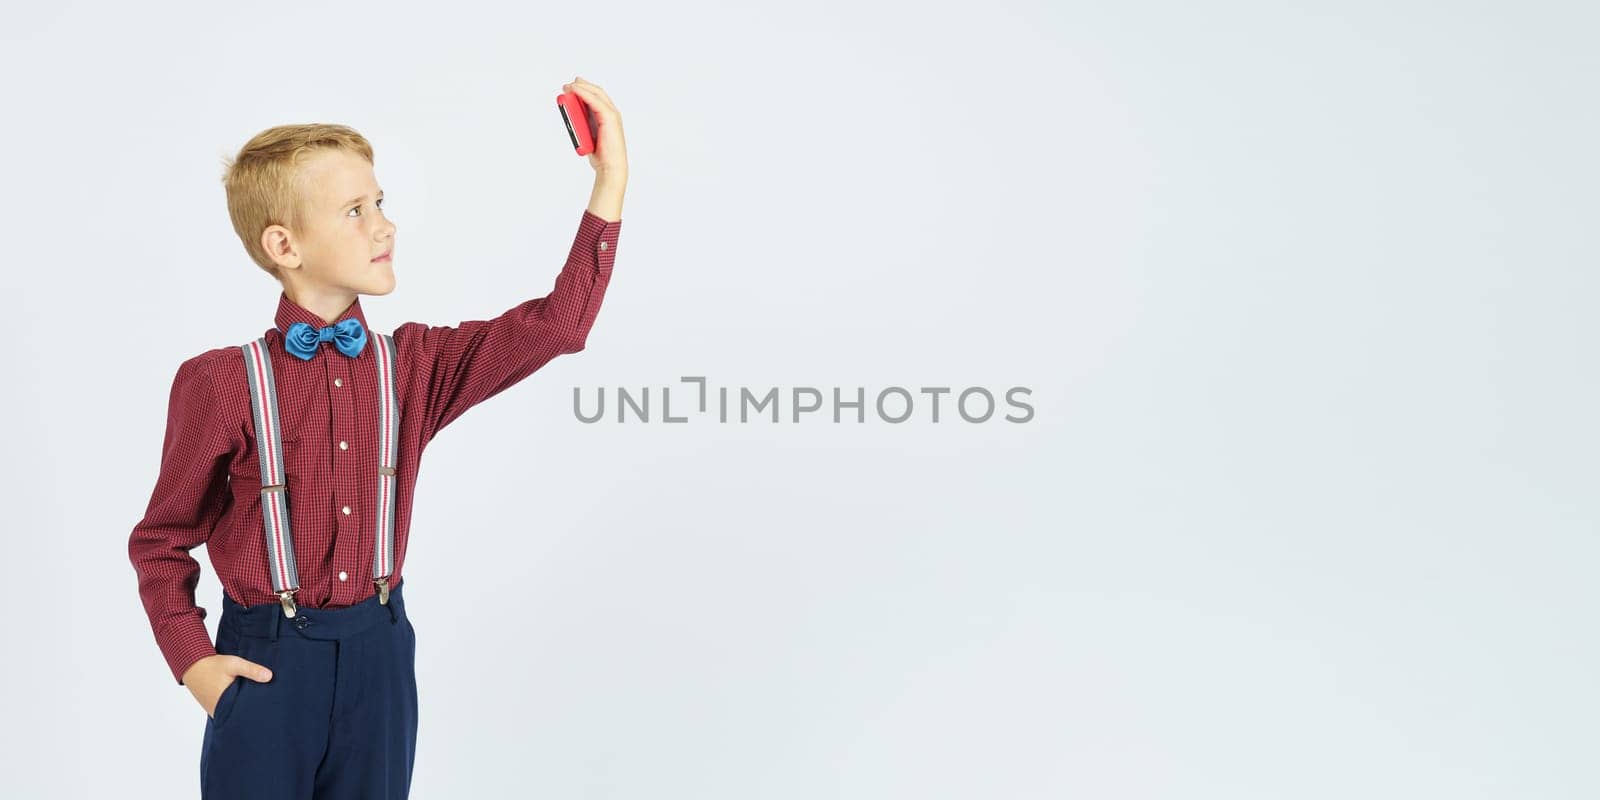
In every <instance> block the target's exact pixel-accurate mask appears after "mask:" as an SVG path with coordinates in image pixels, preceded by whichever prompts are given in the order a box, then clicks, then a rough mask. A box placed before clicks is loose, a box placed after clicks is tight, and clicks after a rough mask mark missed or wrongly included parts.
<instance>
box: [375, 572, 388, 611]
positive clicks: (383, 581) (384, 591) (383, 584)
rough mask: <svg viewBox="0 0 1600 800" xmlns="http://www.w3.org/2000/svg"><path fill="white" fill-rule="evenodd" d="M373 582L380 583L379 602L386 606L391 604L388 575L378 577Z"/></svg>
mask: <svg viewBox="0 0 1600 800" xmlns="http://www.w3.org/2000/svg"><path fill="white" fill-rule="evenodd" d="M373 583H376V584H378V604H379V605H384V606H386V605H389V579H388V577H382V578H378V579H377V580H374V581H373Z"/></svg>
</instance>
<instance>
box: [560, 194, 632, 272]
mask: <svg viewBox="0 0 1600 800" xmlns="http://www.w3.org/2000/svg"><path fill="white" fill-rule="evenodd" d="M621 235H622V220H620V219H619V220H617V221H616V222H607V221H605V220H604V219H601V218H600V216H599V215H597V214H595V213H594V212H592V211H590V210H589V209H587V208H586V209H584V210H583V218H582V219H580V220H579V221H578V237H577V239H575V240H574V241H573V243H572V252H573V254H578V253H583V254H586V255H589V256H591V257H593V258H594V261H595V268H596V270H597V271H599V272H610V271H611V265H612V262H614V261H616V259H617V239H618V238H619V237H620V236H621Z"/></svg>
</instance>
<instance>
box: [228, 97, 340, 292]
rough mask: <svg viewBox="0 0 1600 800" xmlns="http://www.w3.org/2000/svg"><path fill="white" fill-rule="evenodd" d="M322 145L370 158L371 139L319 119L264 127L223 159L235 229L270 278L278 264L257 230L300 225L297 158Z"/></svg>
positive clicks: (302, 219) (302, 215)
mask: <svg viewBox="0 0 1600 800" xmlns="http://www.w3.org/2000/svg"><path fill="white" fill-rule="evenodd" d="M320 150H344V151H347V152H349V153H352V154H354V155H358V156H361V157H362V158H365V159H366V160H367V162H368V163H372V145H371V144H370V143H369V142H367V139H366V137H364V136H362V135H361V134H359V133H357V132H356V131H355V129H354V128H350V127H347V126H344V125H332V124H327V123H320V122H319V123H308V124H304V125H279V126H277V127H273V128H268V129H266V130H264V131H262V132H260V133H258V134H256V135H255V136H253V137H251V139H250V141H248V142H245V144H244V147H242V148H240V150H239V154H238V155H237V156H234V157H233V158H232V159H227V160H225V161H224V162H223V167H224V171H223V175H222V185H223V188H224V189H225V190H226V191H227V195H228V217H229V218H231V219H232V220H233V231H234V233H237V234H238V235H239V241H241V242H243V243H244V249H245V252H247V253H249V254H250V259H251V260H252V261H255V262H256V265H257V266H259V267H261V268H262V269H263V270H266V272H267V274H269V275H271V276H273V277H274V278H277V277H278V265H277V264H276V263H275V262H273V260H272V259H271V258H270V257H269V256H268V255H267V251H266V250H264V249H263V248H262V247H261V232H262V231H264V230H266V229H267V228H268V227H269V226H272V225H283V226H285V227H287V228H289V229H290V230H293V231H299V230H301V226H302V225H303V224H304V223H305V209H304V203H305V199H306V189H307V187H306V185H305V181H304V179H303V177H302V175H301V169H300V164H301V162H303V161H304V160H305V159H306V157H307V156H308V155H310V154H312V153H315V152H317V151H320ZM280 280H281V279H280Z"/></svg>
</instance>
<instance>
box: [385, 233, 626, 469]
mask: <svg viewBox="0 0 1600 800" xmlns="http://www.w3.org/2000/svg"><path fill="white" fill-rule="evenodd" d="M621 232H622V220H621V219H620V218H618V219H616V220H614V221H610V222H608V221H606V220H605V219H603V218H601V217H600V216H598V215H596V214H594V213H592V212H591V211H589V210H585V211H584V212H583V216H582V218H581V219H580V220H579V222H578V233H577V237H576V238H575V239H574V240H573V242H572V249H571V250H570V251H569V252H568V254H567V262H566V265H565V266H563V267H562V269H561V273H560V274H559V275H557V276H556V280H555V287H554V288H553V289H552V290H551V292H550V293H549V294H548V295H546V296H544V297H536V298H533V299H531V300H526V301H524V302H522V303H519V304H517V305H516V306H513V307H512V308H510V309H509V310H507V311H506V312H504V313H502V314H500V315H499V316H497V317H495V318H493V319H488V320H472V321H468V322H462V323H460V324H459V325H455V326H449V325H424V324H422V323H419V322H407V323H405V324H404V325H401V326H400V327H398V328H396V329H395V333H394V336H395V346H396V347H397V348H398V349H399V351H400V364H401V367H402V369H409V370H412V375H411V379H412V380H413V381H415V382H417V383H416V384H415V388H414V389H413V394H414V395H416V394H420V395H421V396H422V397H423V403H422V405H423V408H422V411H421V413H422V414H423V416H424V420H423V441H427V440H429V439H432V438H433V436H434V434H436V433H438V432H439V430H440V429H442V428H444V426H446V425H449V424H450V423H451V422H453V421H454V420H456V419H457V418H459V417H460V416H461V415H462V414H463V413H464V412H466V410H467V409H469V408H471V407H473V406H475V405H477V404H478V403H481V402H483V401H484V400H487V399H489V398H490V397H493V396H495V395H496V394H499V393H500V392H502V391H505V390H506V389H508V388H510V387H511V386H513V385H515V384H516V383H517V382H518V381H520V380H522V379H523V378H526V377H528V376H529V375H531V374H532V373H533V372H534V371H535V370H537V369H539V368H540V367H542V366H544V365H545V364H546V363H548V362H549V361H550V360H551V359H552V358H555V357H556V356H557V355H560V354H562V353H576V352H578V351H579V350H582V349H583V348H584V344H585V341H586V340H587V339H588V336H589V329H590V327H592V326H593V325H594V320H595V315H596V314H598V313H599V310H600V302H601V300H602V299H604V297H605V293H606V287H607V286H608V285H609V284H610V282H611V267H612V263H613V262H614V261H615V259H616V254H617V240H618V237H619V236H620V235H621ZM408 413H409V412H408Z"/></svg>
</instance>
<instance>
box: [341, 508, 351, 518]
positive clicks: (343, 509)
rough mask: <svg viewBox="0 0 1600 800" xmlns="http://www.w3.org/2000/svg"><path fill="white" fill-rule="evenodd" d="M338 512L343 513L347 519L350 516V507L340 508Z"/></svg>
mask: <svg viewBox="0 0 1600 800" xmlns="http://www.w3.org/2000/svg"><path fill="white" fill-rule="evenodd" d="M339 510H340V511H343V512H344V515H345V516H347V517H348V516H350V507H349V506H345V507H344V508H341V509H339Z"/></svg>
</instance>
